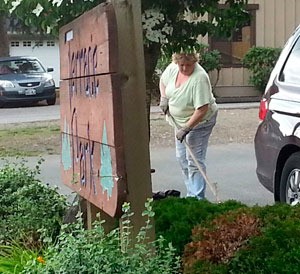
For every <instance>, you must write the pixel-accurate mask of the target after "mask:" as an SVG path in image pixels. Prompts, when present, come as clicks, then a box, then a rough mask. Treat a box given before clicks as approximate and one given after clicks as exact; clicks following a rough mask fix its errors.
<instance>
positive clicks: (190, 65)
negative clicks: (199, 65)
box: [177, 60, 195, 76]
mask: <svg viewBox="0 0 300 274" xmlns="http://www.w3.org/2000/svg"><path fill="white" fill-rule="evenodd" d="M177 65H178V67H179V71H180V73H182V74H183V75H186V76H190V75H191V74H192V73H193V71H194V68H195V62H192V61H185V60H181V61H179V62H178V63H177Z"/></svg>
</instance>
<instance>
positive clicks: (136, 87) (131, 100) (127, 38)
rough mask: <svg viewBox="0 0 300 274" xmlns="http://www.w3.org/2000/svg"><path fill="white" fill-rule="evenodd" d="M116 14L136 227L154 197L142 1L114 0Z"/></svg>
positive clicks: (129, 181)
mask: <svg viewBox="0 0 300 274" xmlns="http://www.w3.org/2000/svg"><path fill="white" fill-rule="evenodd" d="M110 2H111V3H112V4H113V6H114V10H115V13H116V20H117V29H118V45H119V54H118V56H119V73H120V74H121V75H122V77H121V78H122V79H123V81H122V85H121V94H122V101H123V128H124V148H125V149H124V152H125V165H126V173H127V188H128V196H127V200H128V201H129V202H130V204H131V209H132V211H133V212H134V213H135V214H134V216H133V218H134V219H133V226H134V229H135V230H136V231H135V232H138V230H139V228H140V227H141V226H143V225H144V218H142V215H141V213H142V211H143V210H144V209H145V207H144V204H145V201H146V200H147V198H150V197H152V187H151V172H150V153H149V136H148V119H147V108H146V82H145V64H144V52H143V34H142V23H141V1H140V0H111V1H110Z"/></svg>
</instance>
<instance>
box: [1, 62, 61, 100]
mask: <svg viewBox="0 0 300 274" xmlns="http://www.w3.org/2000/svg"><path fill="white" fill-rule="evenodd" d="M52 71H53V68H47V69H45V68H44V67H43V65H42V64H41V62H40V61H39V60H38V59H37V58H35V57H27V56H13V57H2V58H0V105H3V104H5V103H14V102H20V103H23V102H32V103H33V102H38V101H43V100H46V102H47V104H48V105H54V104H55V102H56V92H55V83H54V80H53V78H52V75H51V74H50V73H49V72H52Z"/></svg>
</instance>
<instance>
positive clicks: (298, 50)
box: [279, 38, 300, 86]
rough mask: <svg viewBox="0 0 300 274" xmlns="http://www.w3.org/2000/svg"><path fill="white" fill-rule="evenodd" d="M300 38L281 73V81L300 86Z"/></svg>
mask: <svg viewBox="0 0 300 274" xmlns="http://www.w3.org/2000/svg"><path fill="white" fill-rule="evenodd" d="M299 72H300V39H299V38H298V40H297V42H296V43H295V45H294V47H293V49H292V51H291V53H290V55H289V57H288V59H287V61H286V63H285V65H284V68H283V70H282V71H281V73H280V75H279V81H282V82H285V83H288V84H293V85H299V86H300V73H299Z"/></svg>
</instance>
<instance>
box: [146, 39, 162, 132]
mask: <svg viewBox="0 0 300 274" xmlns="http://www.w3.org/2000/svg"><path fill="white" fill-rule="evenodd" d="M159 57H160V45H159V44H156V43H155V44H151V45H150V46H144V58H145V75H146V104H147V117H148V125H149V136H150V107H151V99H152V93H153V92H154V91H156V90H157V89H158V83H155V82H154V81H153V75H154V71H155V67H156V64H157V60H158V59H159Z"/></svg>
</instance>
